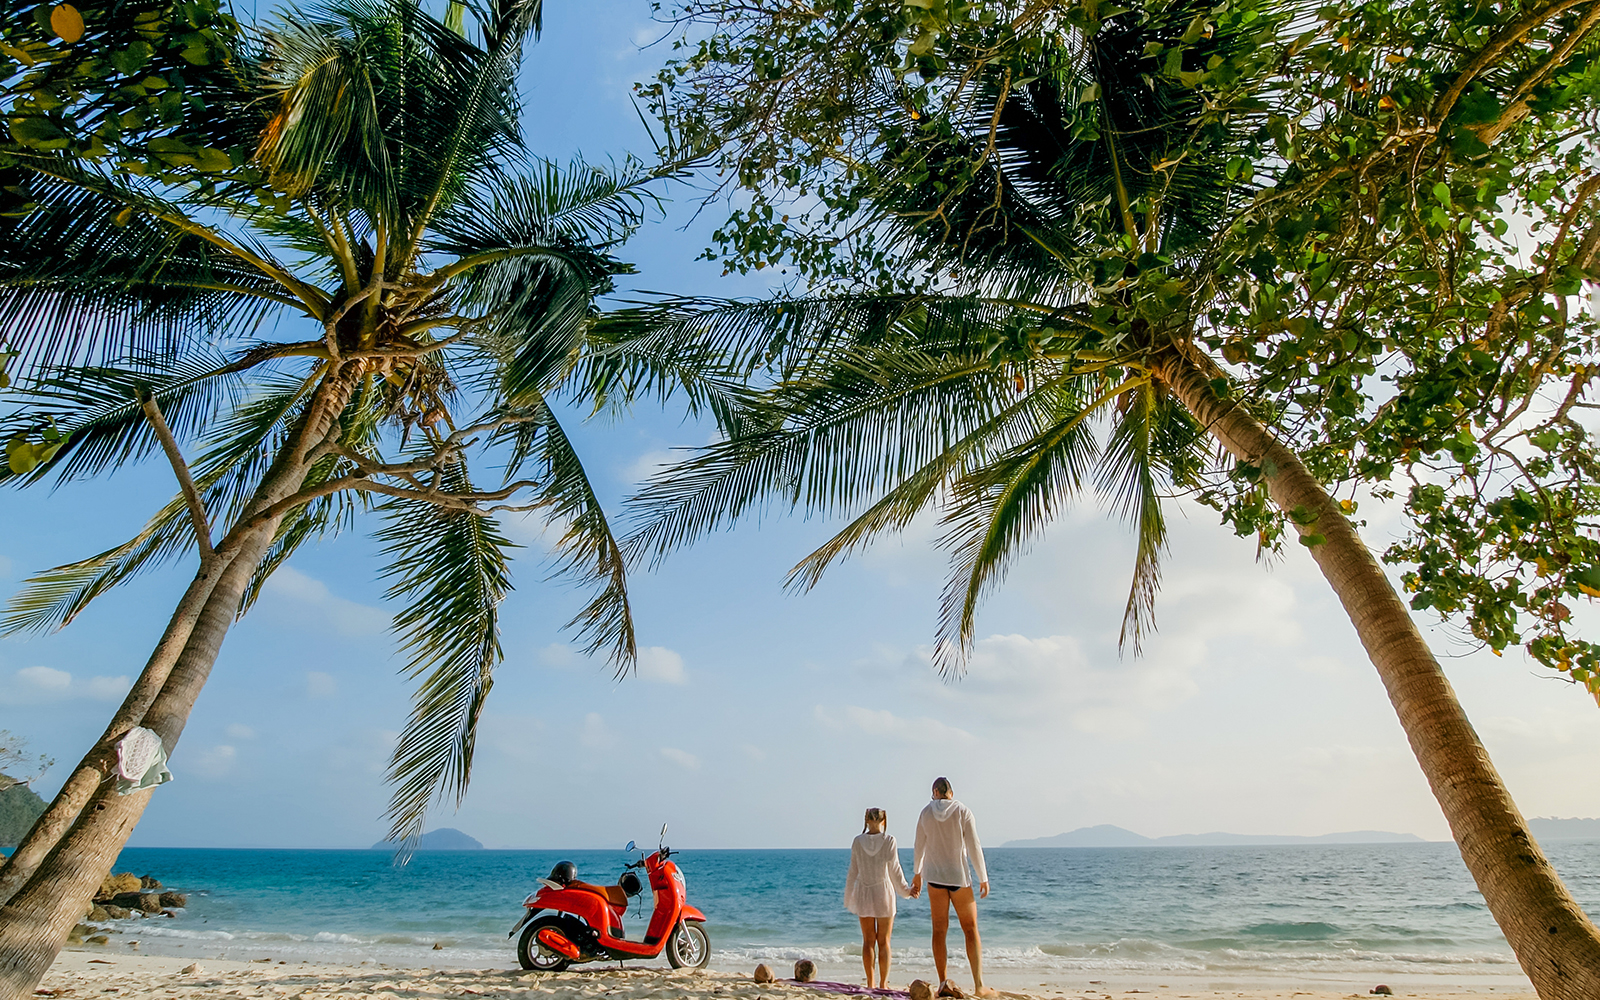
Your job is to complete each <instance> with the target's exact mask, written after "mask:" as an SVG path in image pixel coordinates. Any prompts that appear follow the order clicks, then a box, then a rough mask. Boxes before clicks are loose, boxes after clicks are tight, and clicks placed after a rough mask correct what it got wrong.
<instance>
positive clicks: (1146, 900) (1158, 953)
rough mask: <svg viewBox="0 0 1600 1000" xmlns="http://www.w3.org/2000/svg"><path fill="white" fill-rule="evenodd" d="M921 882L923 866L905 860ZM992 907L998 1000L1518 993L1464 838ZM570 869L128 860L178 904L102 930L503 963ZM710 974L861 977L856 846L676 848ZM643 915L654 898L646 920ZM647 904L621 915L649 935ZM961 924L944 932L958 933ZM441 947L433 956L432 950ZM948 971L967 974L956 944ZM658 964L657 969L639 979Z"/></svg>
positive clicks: (1569, 850) (262, 949)
mask: <svg viewBox="0 0 1600 1000" xmlns="http://www.w3.org/2000/svg"><path fill="white" fill-rule="evenodd" d="M1545 846H1546V850H1547V852H1548V854H1549V855H1550V857H1551V860H1552V862H1553V863H1554V864H1555V865H1556V868H1557V870H1558V871H1560V872H1561V874H1562V876H1563V878H1564V879H1565V880H1566V882H1567V885H1568V886H1569V888H1571V889H1572V891H1573V894H1574V895H1575V896H1576V897H1577V899H1578V901H1579V903H1580V904H1581V905H1582V906H1583V907H1584V908H1585V909H1586V910H1587V911H1588V912H1589V913H1590V914H1591V916H1593V915H1596V914H1600V842H1591V841H1557V842H1553V843H1551V844H1548V845H1545ZM901 854H902V862H903V863H904V865H905V868H906V870H907V872H909V871H910V868H911V864H910V861H911V859H910V852H909V851H902V852H901ZM985 856H986V858H987V860H988V865H989V875H990V882H991V888H992V890H993V891H992V893H991V896H990V898H989V899H987V900H984V901H983V902H982V903H980V907H979V914H980V917H979V919H980V927H981V930H982V934H983V940H984V956H985V971H986V978H987V979H988V980H990V981H991V982H993V983H995V984H996V985H1000V986H1002V987H1006V988H1032V989H1038V988H1041V987H1045V988H1050V989H1077V988H1081V987H1082V986H1084V985H1086V984H1090V983H1098V984H1102V985H1106V986H1107V988H1110V987H1111V986H1112V985H1115V986H1118V987H1121V988H1133V987H1137V986H1140V985H1146V984H1148V985H1168V984H1176V983H1188V984H1192V985H1194V986H1196V987H1197V988H1207V989H1211V988H1223V987H1226V986H1228V985H1241V986H1251V985H1256V986H1259V985H1262V984H1270V983H1286V982H1293V983H1296V984H1300V985H1302V986H1321V987H1324V988H1342V987H1345V986H1349V985H1359V984H1362V983H1368V984H1370V983H1375V982H1388V983H1390V985H1393V986H1396V987H1397V988H1398V987H1400V986H1405V985H1412V986H1430V985H1431V986H1435V987H1443V986H1444V985H1447V984H1448V985H1467V986H1471V987H1473V988H1481V989H1487V988H1489V987H1495V988H1497V989H1501V990H1504V989H1517V988H1526V987H1527V980H1526V978H1525V977H1523V975H1522V973H1521V971H1520V969H1519V968H1518V967H1517V965H1516V961H1515V959H1514V957H1513V956H1512V954H1511V952H1510V949H1509V948H1508V947H1507V946H1506V944H1505V941H1504V938H1503V937H1501V935H1500V933H1499V930H1498V928H1497V927H1496V926H1495V924H1494V921H1493V919H1492V918H1491V917H1490V915H1489V913H1488V911H1487V909H1486V908H1485V907H1484V905H1483V899H1482V897H1481V896H1480V895H1479V894H1478V892H1477V890H1476V887H1475V886H1474V885H1473V883H1472V880H1471V878H1470V876H1469V875H1468V874H1467V872H1466V870H1465V868H1464V866H1463V865H1462V863H1461V859H1460V856H1459V854H1458V853H1457V851H1456V848H1455V845H1454V844H1451V843H1448V842H1446V843H1412V844H1359V845H1356V844H1353V845H1294V846H1265V847H1239V846H1230V847H1162V848H1149V847H1133V848H1054V849H1052V848H1012V849H1007V848H992V849H989V850H987V851H986V852H985ZM560 860H571V861H574V862H575V863H576V864H577V865H578V868H579V873H580V877H583V878H585V879H588V880H590V881H599V882H610V881H613V880H614V879H615V878H616V876H617V874H619V873H620V871H621V867H622V864H624V863H625V861H626V860H627V859H626V858H625V857H624V856H623V855H622V854H621V853H620V852H618V851H589V850H584V851H577V850H574V851H549V850H532V851H487V850H486V851H429V852H420V853H418V854H417V855H415V856H414V857H413V859H412V860H411V862H410V863H409V864H407V865H405V866H396V865H395V864H394V863H393V858H392V856H391V855H390V854H389V853H388V852H386V851H376V850H368V851H362V850H273V849H259V850H251V849H201V848H129V849H127V850H125V851H124V852H123V854H122V856H121V857H120V858H119V859H118V862H117V865H116V870H118V871H131V872H134V873H135V874H141V875H142V874H150V875H153V876H155V877H156V878H158V879H160V880H161V882H162V883H163V885H164V886H165V887H166V888H168V889H174V890H177V891H180V892H185V893H187V894H188V896H189V905H188V906H187V907H186V908H184V909H182V910H180V911H175V915H174V916H172V917H146V918H129V919H127V920H116V921H108V922H105V923H100V924H96V925H95V926H96V927H97V928H98V929H100V930H102V931H104V932H108V936H109V943H108V944H106V945H103V946H89V947H91V948H98V949H99V950H103V951H106V952H108V953H110V952H116V951H119V950H121V951H124V952H126V950H127V949H128V948H129V946H130V942H134V941H137V942H138V948H139V950H140V951H141V952H142V953H146V954H165V955H171V956H175V957H194V958H197V959H203V958H229V959H244V960H261V959H266V960H268V961H270V962H273V963H277V962H286V963H299V962H313V963H319V964H336V965H360V964H362V963H370V964H373V965H383V966H395V967H405V968H423V967H453V968H508V967H514V966H515V964H516V958H515V954H514V951H513V942H512V941H511V940H509V939H508V937H507V932H508V931H509V930H510V928H511V925H512V924H513V923H514V922H515V921H516V920H517V919H518V918H519V917H520V916H521V914H522V908H521V901H522V899H523V897H524V896H526V895H527V894H528V893H529V892H531V891H532V890H533V889H534V888H536V883H535V882H534V879H535V878H536V877H538V876H540V875H543V874H545V873H546V872H548V871H549V869H550V868H551V867H552V866H553V865H554V864H555V863H556V862H557V861H560ZM677 860H678V863H679V865H680V867H681V869H682V870H683V871H684V873H685V875H686V877H687V880H688V891H689V899H690V902H691V903H693V904H694V905H696V906H698V907H699V908H700V909H702V910H703V911H704V912H705V913H706V915H707V918H708V923H707V929H708V931H709V933H710V936H711V941H712V949H713V954H712V967H713V968H716V969H721V970H726V971H736V972H748V971H749V970H750V969H752V968H753V967H754V966H755V965H756V964H757V963H758V962H767V963H768V964H771V965H772V966H774V968H776V969H778V970H779V974H780V975H782V974H786V973H787V971H788V966H789V964H790V963H792V962H793V961H795V960H796V959H799V958H810V959H812V960H813V961H816V962H817V963H818V964H819V966H820V967H821V968H822V971H823V974H824V975H825V976H828V977H832V978H837V979H841V980H843V981H857V980H858V979H859V977H860V958H859V956H860V933H859V929H858V926H857V922H856V919H855V918H854V917H853V916H852V915H851V914H849V913H848V912H846V911H845V910H844V909H843V907H842V905H841V895H842V891H843V883H844V873H845V869H846V867H847V865H848V860H849V853H848V851H846V850H827V849H822V850H705V851H697V850H692V849H690V850H685V851H683V853H682V854H681V855H680V856H679V857H678V859H677ZM645 905H646V906H648V902H646V904H645ZM648 920H649V912H648V909H646V910H644V911H642V912H641V911H640V910H639V908H638V907H637V906H635V907H631V908H630V909H629V911H628V915H627V917H626V918H625V925H626V927H627V928H628V930H629V932H630V934H632V935H638V934H640V933H642V929H643V927H644V925H645V923H647V922H648ZM952 923H953V921H952ZM929 926H930V925H929V918H928V911H927V904H926V902H925V901H923V900H902V901H901V904H900V911H899V917H898V919H897V920H896V924H895V936H894V954H895V971H894V973H893V974H892V978H891V981H898V982H902V983H903V982H905V981H907V980H909V979H910V978H912V977H915V976H921V977H923V978H930V979H931V978H932V961H931V950H930V945H929ZM435 944H437V945H440V946H441V947H439V948H437V949H436V948H435V947H434V945H435ZM949 945H950V954H951V969H952V972H953V973H957V974H961V975H965V967H966V963H965V961H964V959H963V958H962V941H961V935H960V932H959V929H956V928H952V931H951V933H950V936H949ZM641 964H663V963H641Z"/></svg>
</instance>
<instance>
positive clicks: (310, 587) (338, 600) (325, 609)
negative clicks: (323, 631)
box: [263, 566, 389, 636]
mask: <svg viewBox="0 0 1600 1000" xmlns="http://www.w3.org/2000/svg"><path fill="white" fill-rule="evenodd" d="M263 589H264V591H265V593H266V595H267V596H269V597H272V598H274V599H276V600H282V601H288V602H292V603H294V604H298V605H301V606H309V607H310V608H312V609H315V612H316V616H315V617H314V618H311V619H310V620H306V619H305V618H302V622H303V623H304V624H309V625H317V624H320V625H322V626H323V627H325V628H328V629H331V630H332V631H334V632H336V633H338V634H339V635H347V636H367V635H377V634H379V633H382V632H383V631H385V630H386V629H387V628H388V627H389V616H388V615H387V614H385V613H384V611H383V609H381V608H375V607H372V606H371V605H368V604H360V603H357V602H356V601H351V600H347V599H345V598H343V597H338V596H336V595H335V594H334V593H333V592H332V591H330V590H329V589H328V585H327V584H325V583H323V582H322V581H321V580H318V579H316V578H315V577H312V576H307V575H306V574H304V573H302V572H300V571H299V570H297V569H295V568H294V567H293V566H280V567H278V570H277V572H275V573H273V574H272V576H270V577H268V578H267V583H266V586H265V587H264V588H263Z"/></svg>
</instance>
